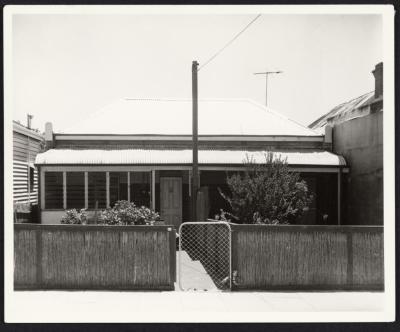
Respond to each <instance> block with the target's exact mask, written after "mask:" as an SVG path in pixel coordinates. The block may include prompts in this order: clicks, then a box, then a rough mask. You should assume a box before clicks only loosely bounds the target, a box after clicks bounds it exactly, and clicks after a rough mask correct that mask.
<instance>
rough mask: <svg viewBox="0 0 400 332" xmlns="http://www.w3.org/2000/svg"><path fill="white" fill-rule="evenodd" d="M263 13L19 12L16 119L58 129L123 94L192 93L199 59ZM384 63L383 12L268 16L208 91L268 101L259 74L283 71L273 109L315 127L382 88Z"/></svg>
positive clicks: (216, 65)
mask: <svg viewBox="0 0 400 332" xmlns="http://www.w3.org/2000/svg"><path fill="white" fill-rule="evenodd" d="M255 17H256V14H255V15H221V14H219V15H133V14H126V15H116V14H109V15H90V14H80V15H77V14H45V15H40V14H15V15H13V20H12V34H11V38H12V90H13V105H14V106H13V107H14V109H13V119H14V120H19V121H21V123H23V124H26V114H27V113H30V114H33V116H34V118H33V122H32V123H33V127H34V128H38V129H39V130H40V131H44V124H45V122H52V123H53V127H54V130H55V131H56V132H57V131H63V130H65V129H66V128H68V127H71V126H73V125H74V124H75V123H78V122H79V121H80V120H82V119H83V118H85V117H87V116H89V115H90V114H91V113H93V112H96V111H98V110H99V109H101V108H102V107H104V106H106V105H108V104H110V103H113V102H114V101H116V100H118V99H120V98H124V97H132V98H163V97H177V98H191V65H192V61H193V60H196V61H198V62H199V64H200V66H201V65H202V64H204V63H205V62H206V61H207V60H208V59H209V58H210V57H212V56H213V55H214V54H215V53H216V52H217V51H218V50H219V49H221V48H222V47H223V46H224V45H225V44H226V43H227V42H228V41H230V40H231V39H232V38H233V37H234V36H235V35H236V34H237V33H238V32H239V31H240V30H242V29H243V28H244V27H245V26H246V25H247V24H248V23H249V22H250V21H251V20H252V19H253V18H255ZM380 61H382V18H381V16H380V15H367V14H362V15H338V14H331V15H305V14H302V15H298V14H296V15H295V14H291V15H278V14H263V15H262V16H260V18H258V19H257V20H256V21H255V22H254V23H253V24H252V25H251V26H250V27H249V28H248V29H247V30H246V31H245V32H244V33H242V34H241V35H240V36H239V37H238V38H237V39H236V40H235V41H234V42H233V43H232V44H231V45H229V46H228V47H227V48H226V49H225V50H223V51H222V52H221V53H220V54H219V55H218V56H217V57H216V58H215V59H213V60H212V61H211V62H210V63H208V64H207V65H206V66H204V67H203V68H202V69H201V70H200V72H199V83H198V84H199V88H198V89H199V98H248V99H252V100H254V101H256V102H259V103H261V104H265V78H264V77H262V76H258V75H257V76H256V75H254V73H255V72H262V71H266V70H281V71H283V73H282V74H279V75H272V76H270V78H269V81H268V106H269V107H271V108H272V109H274V110H276V111H277V112H279V113H281V114H283V115H285V116H287V117H289V118H291V119H293V120H295V121H297V122H299V123H300V124H303V125H305V126H307V125H309V124H310V123H311V122H313V121H314V120H315V119H317V118H318V117H319V116H321V115H323V114H325V113H327V112H328V111H329V110H330V109H332V108H333V107H334V106H336V105H338V104H340V103H342V102H345V101H347V100H350V99H353V98H355V97H358V96H360V95H362V94H364V93H367V92H369V91H373V90H374V78H373V75H372V73H371V71H372V70H373V69H374V67H375V65H376V64H377V63H378V62H380ZM115 116H118V114H116V115H115ZM123 120H124V119H121V121H123ZM174 120H178V119H171V121H174ZM227 120H228V119H227ZM138 121H140V119H138ZM221 125H223V124H221Z"/></svg>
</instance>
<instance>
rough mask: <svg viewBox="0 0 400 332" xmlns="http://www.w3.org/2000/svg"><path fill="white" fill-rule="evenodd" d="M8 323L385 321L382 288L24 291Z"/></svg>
mask: <svg viewBox="0 0 400 332" xmlns="http://www.w3.org/2000/svg"><path fill="white" fill-rule="evenodd" d="M9 296H10V297H9V299H11V300H10V301H8V302H7V306H6V310H5V315H6V316H5V318H6V321H7V322H180V321H182V322H185V321H186V322H253V321H254V322H269V321H271V322H273V321H287V320H288V321H295V322H300V321H326V320H328V321H376V320H378V321H379V320H380V321H382V320H383V318H382V317H383V310H384V308H385V306H384V300H385V294H384V293H382V292H337V293H332V292H330V293H316V292H302V293H278V292H219V291H207V292H198V291H197V292H195V291H188V292H179V291H176V292H174V291H172V292H111V291H110V292H96V291H85V292H82V291H69V292H68V291H63V292H60V291H19V292H13V293H11V294H10V295H9Z"/></svg>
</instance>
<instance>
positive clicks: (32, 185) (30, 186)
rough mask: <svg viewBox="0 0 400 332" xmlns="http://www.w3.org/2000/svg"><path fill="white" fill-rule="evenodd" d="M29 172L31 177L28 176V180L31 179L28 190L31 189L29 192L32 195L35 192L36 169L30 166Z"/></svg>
mask: <svg viewBox="0 0 400 332" xmlns="http://www.w3.org/2000/svg"><path fill="white" fill-rule="evenodd" d="M28 172H29V175H28V179H29V185H28V188H29V192H30V193H31V192H33V191H35V168H34V167H33V166H29V167H28Z"/></svg>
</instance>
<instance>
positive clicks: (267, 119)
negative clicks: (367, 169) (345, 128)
mask: <svg viewBox="0 0 400 332" xmlns="http://www.w3.org/2000/svg"><path fill="white" fill-rule="evenodd" d="M198 113H199V120H198V128H199V129H198V133H199V135H233V136H236V135H267V136H321V135H320V134H317V133H316V132H314V131H313V130H312V129H310V128H307V127H305V126H302V125H300V124H298V123H296V122H294V121H293V120H290V119H288V118H287V117H285V116H282V115H280V114H278V113H277V112H275V111H273V110H271V109H269V108H266V107H265V106H263V105H260V104H257V103H255V102H253V101H250V100H247V99H203V100H199V106H198ZM64 133H66V134H120V135H140V134H142V135H191V134H192V100H191V99H134V98H124V99H121V100H119V101H117V102H115V103H113V104H111V105H109V106H106V107H104V108H103V109H101V110H100V111H98V112H95V113H93V114H92V115H91V116H89V117H88V118H86V119H85V118H82V119H80V120H79V121H78V122H77V123H76V125H75V126H73V127H71V128H68V129H67V130H65V131H64Z"/></svg>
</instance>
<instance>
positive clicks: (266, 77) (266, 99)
mask: <svg viewBox="0 0 400 332" xmlns="http://www.w3.org/2000/svg"><path fill="white" fill-rule="evenodd" d="M280 73H283V71H280V70H279V71H265V72H262V73H254V75H265V106H266V107H267V106H268V75H271V74H280Z"/></svg>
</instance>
